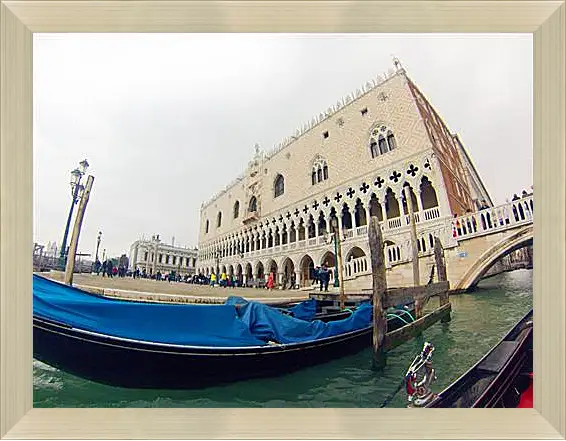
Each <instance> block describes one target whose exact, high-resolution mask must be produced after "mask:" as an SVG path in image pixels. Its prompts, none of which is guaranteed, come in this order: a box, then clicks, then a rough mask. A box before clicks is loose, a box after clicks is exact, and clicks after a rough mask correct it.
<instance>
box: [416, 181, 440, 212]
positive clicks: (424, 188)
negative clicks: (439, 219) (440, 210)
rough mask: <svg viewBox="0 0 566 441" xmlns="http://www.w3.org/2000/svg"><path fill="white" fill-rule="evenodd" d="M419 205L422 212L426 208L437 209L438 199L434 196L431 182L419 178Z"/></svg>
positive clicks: (434, 191)
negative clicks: (420, 204)
mask: <svg viewBox="0 0 566 441" xmlns="http://www.w3.org/2000/svg"><path fill="white" fill-rule="evenodd" d="M420 190H421V203H422V207H423V210H426V209H428V208H433V207H438V197H437V195H436V190H435V189H434V187H433V186H432V182H430V180H429V179H428V178H427V177H426V176H423V177H422V178H421V185H420Z"/></svg>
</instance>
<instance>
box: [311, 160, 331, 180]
mask: <svg viewBox="0 0 566 441" xmlns="http://www.w3.org/2000/svg"><path fill="white" fill-rule="evenodd" d="M327 179H328V165H327V164H326V160H325V159H324V158H322V157H321V156H319V155H317V156H316V157H315V159H314V161H313V163H312V172H311V180H312V185H315V184H318V183H319V182H322V181H326V180H327Z"/></svg>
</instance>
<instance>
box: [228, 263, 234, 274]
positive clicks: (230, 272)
mask: <svg viewBox="0 0 566 441" xmlns="http://www.w3.org/2000/svg"><path fill="white" fill-rule="evenodd" d="M228 275H229V276H230V277H232V276H233V275H234V267H233V266H232V265H228Z"/></svg>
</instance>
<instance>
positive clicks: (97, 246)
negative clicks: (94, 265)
mask: <svg viewBox="0 0 566 441" xmlns="http://www.w3.org/2000/svg"><path fill="white" fill-rule="evenodd" d="M101 237H102V231H99V232H98V237H97V238H96V257H95V259H94V261H95V262H98V248H99V247H100V238H101Z"/></svg>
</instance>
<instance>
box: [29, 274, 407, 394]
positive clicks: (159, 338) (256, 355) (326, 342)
mask: <svg viewBox="0 0 566 441" xmlns="http://www.w3.org/2000/svg"><path fill="white" fill-rule="evenodd" d="M236 315H237V317H236ZM243 323H247V324H250V323H253V325H254V329H255V330H254V332H253V333H252V332H251V331H250V329H251V328H249V329H248V328H246V326H244V325H243ZM395 323H399V324H401V323H403V322H402V321H398V320H397V319H396V318H395V319H394V320H392V321H391V325H390V326H391V329H394V328H395ZM33 330H34V332H33V351H34V357H35V358H36V359H37V360H39V361H42V362H44V363H47V364H49V365H51V366H54V367H56V368H59V369H61V370H63V371H66V372H69V373H71V374H74V375H77V376H79V377H82V378H86V379H88V380H92V381H96V382H99V383H104V384H108V385H112V386H120V387H126V388H151V389H193V388H201V387H206V386H212V385H219V384H224V383H229V382H233V381H238V380H245V379H250V378H257V377H269V376H276V375H281V374H284V373H287V372H292V371H295V370H298V369H301V368H303V367H306V366H310V365H314V364H319V363H324V362H326V361H329V360H332V359H335V358H339V357H343V356H346V355H349V354H353V353H355V352H358V351H360V350H362V349H364V348H367V347H368V346H370V345H371V340H372V328H371V305H369V304H366V305H360V306H359V307H358V308H357V309H356V311H354V312H353V313H352V314H351V315H350V317H348V318H346V319H344V320H338V321H334V322H329V323H323V322H321V321H314V322H307V321H302V320H298V319H295V318H292V317H286V316H284V315H283V314H281V313H280V312H278V311H275V310H274V308H270V307H268V306H266V305H261V304H257V303H254V302H249V303H247V304H241V302H234V304H226V305H206V306H204V305H167V304H147V303H134V302H125V301H124V302H122V301H119V300H118V301H117V300H107V299H104V298H100V297H99V298H96V297H93V296H90V295H89V294H86V293H84V292H82V291H81V290H78V289H76V288H72V287H68V286H66V285H62V284H60V283H58V282H54V281H51V280H47V279H44V278H42V277H39V276H37V275H34V317H33ZM274 334H275V335H276V336H278V338H279V337H280V336H283V337H285V338H287V339H288V341H287V342H282V341H273V335H274ZM262 335H265V336H270V337H269V339H266V338H264V339H263V340H262V339H261V336H262ZM283 337H281V338H283ZM289 341H290V342H289Z"/></svg>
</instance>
